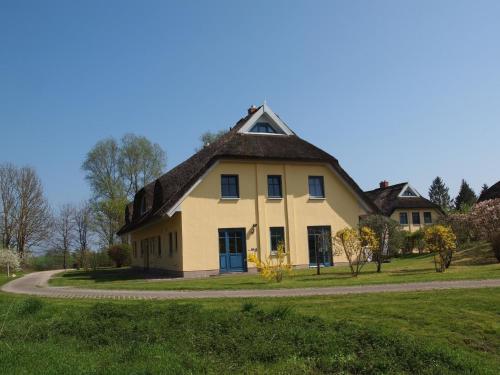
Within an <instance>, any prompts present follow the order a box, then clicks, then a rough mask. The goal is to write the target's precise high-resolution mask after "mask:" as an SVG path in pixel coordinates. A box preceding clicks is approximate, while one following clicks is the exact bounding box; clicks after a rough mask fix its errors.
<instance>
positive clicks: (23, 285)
mask: <svg viewBox="0 0 500 375" xmlns="http://www.w3.org/2000/svg"><path fill="white" fill-rule="evenodd" d="M62 271H63V270H56V271H43V272H34V273H30V274H28V275H26V276H23V277H21V278H19V279H16V280H13V281H11V282H9V283H7V284H5V285H4V286H3V287H2V288H1V290H2V291H4V292H9V293H17V294H29V295H36V296H43V297H54V298H112V299H182V298H191V299H193V298H247V297H302V296H334V295H343V294H359V293H381V292H410V291H424V290H439V289H474V288H486V287H500V279H493V280H458V281H431V282H419V283H404V284H378V285H359V286H341V287H328V288H297V289H262V290H258V289H253V290H252V289H247V290H244V289H243V290H200V291H197V290H196V291H195V290H186V291H180V290H170V291H169V290H161V291H152V290H151V291H150V290H105V289H81V288H72V287H52V286H49V285H48V280H49V279H50V277H51V276H52V275H54V274H56V273H59V272H62Z"/></svg>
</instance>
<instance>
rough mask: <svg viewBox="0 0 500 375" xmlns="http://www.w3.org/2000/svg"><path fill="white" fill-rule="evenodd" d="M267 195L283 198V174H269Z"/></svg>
mask: <svg viewBox="0 0 500 375" xmlns="http://www.w3.org/2000/svg"><path fill="white" fill-rule="evenodd" d="M267 196H268V197H269V198H282V197H283V193H282V190H281V176H267Z"/></svg>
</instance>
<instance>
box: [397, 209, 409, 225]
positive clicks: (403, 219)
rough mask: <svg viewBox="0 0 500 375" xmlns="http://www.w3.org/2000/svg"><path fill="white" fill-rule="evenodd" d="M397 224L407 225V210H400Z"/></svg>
mask: <svg viewBox="0 0 500 375" xmlns="http://www.w3.org/2000/svg"><path fill="white" fill-rule="evenodd" d="M399 224H401V225H408V213H407V212H400V213H399Z"/></svg>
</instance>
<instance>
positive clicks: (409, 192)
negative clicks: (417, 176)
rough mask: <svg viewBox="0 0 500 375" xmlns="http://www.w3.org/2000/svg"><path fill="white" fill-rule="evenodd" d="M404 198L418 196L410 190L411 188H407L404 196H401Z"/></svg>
mask: <svg viewBox="0 0 500 375" xmlns="http://www.w3.org/2000/svg"><path fill="white" fill-rule="evenodd" d="M401 195H402V196H403V197H416V196H417V194H416V193H415V192H414V191H413V190H412V189H410V188H409V187H407V188H406V190H405V191H403V194H401Z"/></svg>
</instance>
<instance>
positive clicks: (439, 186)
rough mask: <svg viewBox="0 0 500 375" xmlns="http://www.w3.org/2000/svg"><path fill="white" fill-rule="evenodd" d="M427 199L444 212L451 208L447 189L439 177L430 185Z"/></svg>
mask: <svg viewBox="0 0 500 375" xmlns="http://www.w3.org/2000/svg"><path fill="white" fill-rule="evenodd" d="M429 199H430V201H431V202H433V203H435V204H437V205H438V206H440V207H441V208H442V209H443V210H445V211H448V210H449V209H450V208H451V205H452V201H451V198H450V193H449V188H448V187H447V186H446V184H445V183H444V181H443V180H442V179H441V177H439V176H437V177H436V178H435V179H434V181H432V185H431V187H430V188H429Z"/></svg>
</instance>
